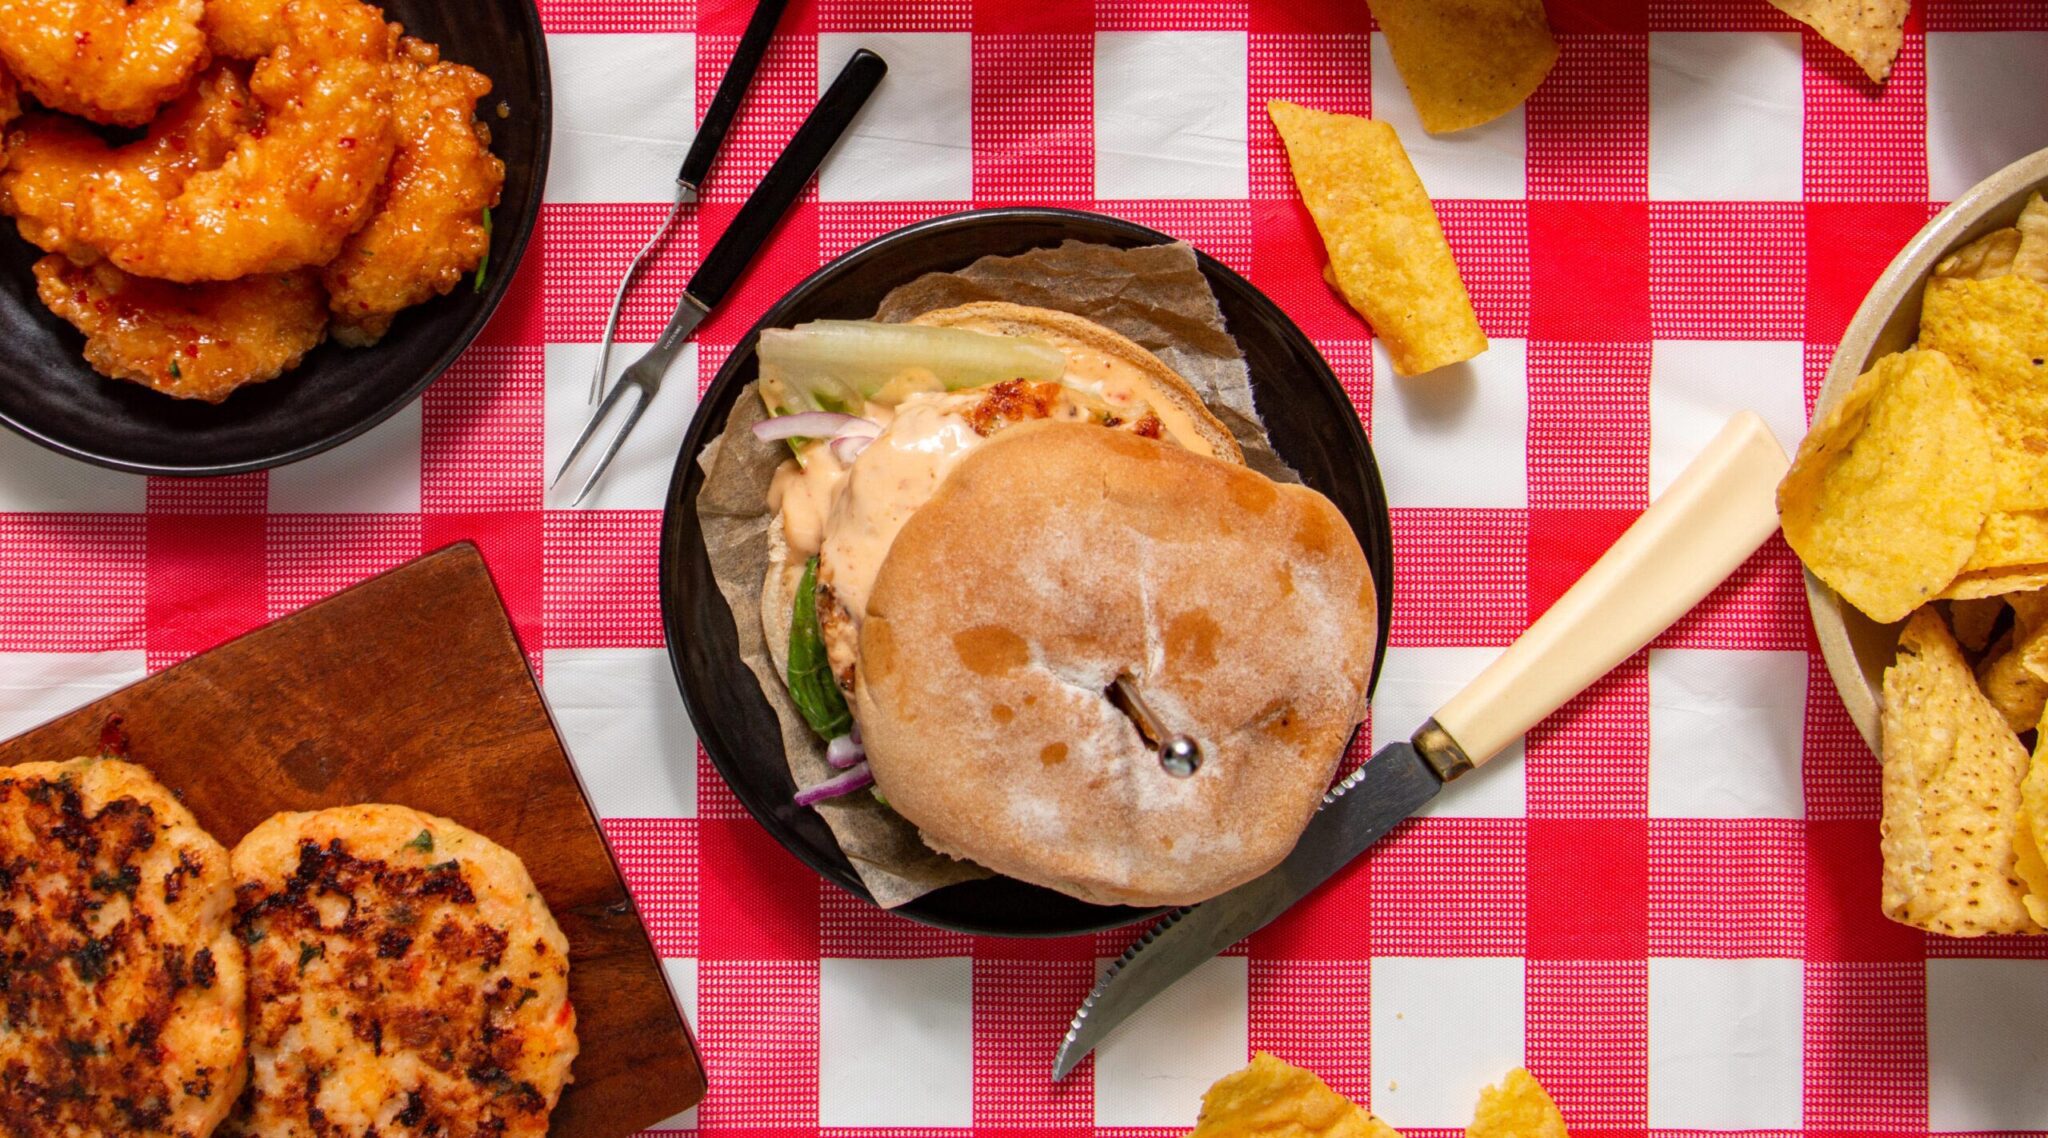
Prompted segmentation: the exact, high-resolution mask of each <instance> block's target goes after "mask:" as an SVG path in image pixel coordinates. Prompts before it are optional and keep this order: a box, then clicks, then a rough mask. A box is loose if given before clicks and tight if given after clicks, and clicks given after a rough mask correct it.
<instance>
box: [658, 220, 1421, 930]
mask: <svg viewBox="0 0 2048 1138" xmlns="http://www.w3.org/2000/svg"><path fill="white" fill-rule="evenodd" d="M1070 238H1075V239H1079V240H1083V241H1094V242H1099V243H1101V244H1105V245H1114V246H1118V247H1120V248H1130V247H1132V246H1138V245H1158V244H1163V243H1165V242H1169V241H1171V240H1173V238H1171V237H1168V236H1167V235H1166V234H1164V233H1160V232H1158V231H1156V230H1152V229H1147V228H1145V227H1144V226H1142V225H1136V224H1133V223H1131V222H1128V221H1121V220H1118V219H1116V218H1110V217H1103V216H1101V215H1099V214H1092V213H1077V212H1074V211H1071V210H1060V209H990V210H976V211H972V212H968V213H957V214H953V215H951V216H948V217H937V218H933V219H931V220H929V221H923V222H919V223H917V224H915V225H911V226H906V227H905V228H902V229H898V230H896V231H895V232H894V233H889V234H885V235H884V236H882V237H878V238H876V239H875V240H873V241H870V242H868V243H867V244H866V245H863V246H861V247H860V248H858V249H855V250H853V251H852V252H850V253H848V254H846V255H845V256H843V257H840V258H839V259H838V260H836V261H833V262H832V263H831V264H829V265H826V266H825V267H824V268H822V269H820V270H818V271H817V272H816V273H813V274H811V276H810V278H809V279H807V280H805V281H804V282H803V283H802V284H800V285H798V286H797V287H796V288H795V289H794V290H792V291H791V292H790V294H789V295H788V296H786V297H784V298H782V300H781V302H780V303H778V304H776V306H775V307H773V308H771V309H769V310H768V313H767V314H766V315H765V316H763V317H761V322H760V323H759V324H757V325H755V326H754V329H753V330H752V331H750V332H748V334H747V336H746V338H745V339H744V340H742V341H741V342H740V344H739V346H738V347H736V348H734V349H733V352H732V355H731V356H729V357H728V358H727V359H726V361H725V366H724V367H723V368H721V369H719V372H718V377H717V378H716V379H714V380H712V382H711V387H710V388H709V389H708V390H707V391H705V393H704V398H703V400H702V402H700V403H699V405H698V407H697V415H696V418H695V419H694V420H692V421H691V423H690V432H689V435H688V436H687V437H686V438H685V439H684V441H683V450H682V453H681V454H680V455H679V456H678V457H677V459H676V470H675V476H674V478H673V479H672V480H671V481H670V483H669V493H668V505H667V511H666V513H665V514H664V515H663V517H662V527H661V616H662V627H663V629H664V630H665V631H666V632H667V634H668V651H669V659H670V660H671V661H672V662H673V663H674V665H675V670H676V678H677V680H678V681H679V682H680V683H681V684H682V689H683V702H684V703H685V704H686V705H687V706H688V707H689V710H690V719H691V721H692V722H693V723H695V724H696V727H697V734H698V737H699V738H701V739H702V740H703V743H704V750H705V752H706V753H707V754H709V755H710V756H711V762H712V764H713V765H714V766H716V767H717V768H718V772H719V773H720V774H721V775H723V776H725V781H726V783H727V784H728V785H730V786H731V787H732V790H733V794H734V795H736V796H737V797H738V798H739V800H740V803H741V804H742V805H744V806H745V807H746V808H747V810H748V811H749V812H750V813H752V814H753V815H754V817H755V819H757V820H758V821H759V822H760V823H761V825H762V826H764V827H766V828H767V830H768V832H769V834H771V835H773V836H774V838H775V840H776V841H778V842H781V843H782V845H783V846H784V848H786V849H788V850H789V851H790V852H791V853H793V854H795V855H796V856H797V857H798V858H800V859H802V860H803V862H804V863H805V864H806V865H809V866H810V867H811V868H812V869H815V870H817V871H818V872H819V873H821V874H823V875H825V877H826V878H828V879H829V880H831V881H833V882H835V883H836V884H838V885H840V886H842V887H843V888H845V889H847V890H849V891H851V892H853V893H855V894H857V895H859V896H861V897H869V894H868V892H867V890H866V889H865V888H863V887H862V886H861V883H860V878H859V876H858V875H856V874H855V873H854V871H853V866H852V864H851V863H850V862H848V861H847V859H846V855H845V854H843V853H841V852H840V850H839V845H838V843H837V842H835V841H834V840H833V838H832V832H831V831H830V830H829V829H827V828H826V826H825V823H824V821H823V820H822V819H821V818H819V817H818V815H817V812H816V811H813V810H810V809H807V808H804V807H800V806H797V805H795V803H794V802H792V801H791V796H792V795H794V794H795V793H796V787H795V785H794V784H793V783H792V781H791V779H790V776H789V767H788V764H787V762H786V761H785V760H784V757H783V753H782V732H781V728H780V727H779V726H778V725H777V723H776V719H775V713H774V712H773V711H772V710H770V708H769V706H768V701H767V699H766V698H765V697H764V696H762V694H761V690H760V687H759V685H758V684H757V683H756V682H755V680H754V675H753V673H752V672H749V671H748V670H747V668H746V666H745V665H744V664H741V663H740V660H739V652H738V645H737V641H736V639H735V637H736V635H737V633H736V631H735V626H734V624H733V615H732V612H731V610H730V609H729V608H727V606H726V603H725V598H724V596H723V595H721V594H720V593H719V591H718V584H717V582H716V581H715V580H714V579H713V578H712V576H711V564H710V561H709V560H708V559H707V557H706V554H705V550H704V540H703V535H702V533H701V532H700V531H699V529H698V526H697V508H696V506H697V492H698V490H699V489H701V488H702V486H703V482H704V474H703V471H702V470H701V469H699V468H698V466H697V455H698V454H699V453H700V452H701V451H702V450H703V449H704V446H705V444H707V443H709V442H710V441H711V440H712V439H714V438H717V437H718V435H719V434H720V433H721V432H723V431H724V430H725V423H726V419H727V417H728V416H729V415H731V413H732V409H733V405H734V404H735V403H736V402H737V401H738V399H739V395H740V391H741V389H742V388H744V387H745V386H746V385H747V384H749V383H751V382H753V380H754V377H755V374H756V361H755V357H754V341H755V338H756V337H757V336H758V335H759V334H760V330H761V329H762V328H786V327H789V326H790V325H793V324H800V323H802V322H804V321H806V320H817V319H823V318H834V317H840V318H853V319H860V318H865V317H869V316H873V315H874V312H875V308H876V307H877V306H878V305H879V304H880V303H881V301H882V297H883V296H884V295H885V294H886V293H888V291H889V290H890V289H893V288H895V287H896V286H897V285H900V284H904V283H906V282H908V281H911V280H914V279H916V278H917V277H920V276H922V275H924V274H925V273H930V272H949V271H953V270H956V269H961V268H965V267H966V266H967V265H968V264H970V263H971V262H973V261H974V260H976V259H977V258H980V257H983V256H987V255H990V254H994V255H998V256H1014V255H1016V254H1019V253H1024V252H1028V251H1029V250H1032V249H1039V248H1045V247H1047V246H1054V245H1058V244H1060V243H1061V242H1063V241H1066V240H1068V239H1070ZM1197 256H1198V257H1199V259H1200V262H1201V266H1202V272H1203V273H1204V275H1206V276H1207V277H1208V279H1209V287H1210V288H1212V289H1214V290H1215V292H1216V299H1217V300H1218V301H1219V302H1220V303H1221V304H1222V307H1223V316H1224V319H1225V320H1226V321H1227V322H1228V324H1229V327H1230V332H1231V334H1232V335H1233V336H1235V337H1236V338H1237V342H1238V345H1239V347H1241V348H1243V350H1244V354H1245V359H1246V361H1247V362H1248V363H1249V364H1250V367H1251V379H1252V392H1253V395H1254V396H1255V397H1256V399H1257V403H1258V409H1259V413H1260V415H1261V416H1262V417H1263V418H1264V419H1265V421H1266V429H1267V431H1268V433H1269V434H1270V435H1271V436H1272V439H1273V447H1274V449H1275V450H1277V451H1278V452H1279V454H1280V457H1281V458H1284V459H1286V460H1287V462H1288V463H1289V464H1290V465H1292V466H1293V467H1294V468H1295V469H1296V470H1298V471H1300V472H1301V477H1302V480H1303V481H1305V482H1307V483H1308V484H1309V485H1310V486H1312V487H1314V488H1316V489H1317V490H1320V491H1322V492H1323V493H1324V494H1327V495H1329V496H1330V498H1331V499H1332V500H1333V501H1335V502H1336V503H1337V506H1338V508H1339V509H1341V510H1343V512H1344V516H1345V517H1346V518H1347V519H1349V520H1350V522H1351V528H1352V529H1354V530H1356V531H1357V533H1358V537H1359V542H1360V544H1362V545H1363V546H1364V547H1365V553H1366V556H1367V557H1368V558H1369V559H1370V560H1371V561H1372V568H1373V584H1374V586H1375V588H1376V589H1377V590H1378V593H1379V618H1380V626H1379V644H1378V647H1377V649H1376V651H1375V653H1374V656H1373V677H1374V679H1375V680H1377V679H1378V676H1379V661H1380V658H1381V657H1382V656H1384V655H1385V653H1386V647H1387V627H1388V621H1389V618H1390V617H1391V615H1392V611H1393V591H1394V571H1393V565H1394V549H1393V531H1392V527H1391V526H1390V524H1389V522H1388V517H1387V499H1386V494H1385V492H1384V491H1383V490H1382V489H1381V487H1380V475H1379V468H1378V467H1377V466H1376V465H1374V463H1373V457H1372V448H1371V446H1370V445H1369V444H1367V442H1366V440H1365V432H1364V431H1363V430H1362V429H1361V428H1360V427H1359V425H1358V414H1357V412H1356V410H1354V409H1353V407H1352V405H1351V400H1350V398H1349V397H1347V396H1346V395H1345V394H1344V388H1343V386H1342V385H1341V384H1339V383H1338V382H1337V377H1336V376H1335V375H1334V374H1332V373H1331V371H1330V365H1329V364H1327V363H1325V362H1324V360H1323V357H1322V356H1321V354H1319V353H1318V352H1317V351H1316V349H1315V346H1314V345H1313V344H1311V343H1309V340H1308V337H1306V336H1304V335H1302V333H1301V329H1299V328H1296V327H1295V326H1294V322H1293V321H1291V320H1289V319H1288V318H1287V316H1286V314H1285V313H1282V312H1281V311H1280V309H1279V307H1278V306H1276V305H1275V304H1274V303H1273V302H1272V301H1270V300H1268V299H1266V297H1265V296H1264V295H1263V294H1261V293H1260V292H1259V291H1258V290H1257V289H1255V288H1253V287H1252V286H1251V285H1250V284H1249V283H1248V282H1246V281H1245V279H1244V278H1243V277H1240V276H1238V275H1237V274H1236V273H1234V272H1232V271H1231V270H1230V269H1228V268H1226V267H1224V266H1223V265H1222V264H1221V263H1219V262H1217V261H1216V260H1214V259H1212V258H1210V257H1209V256H1207V255H1206V254H1198V255H1197ZM750 619H751V618H750ZM870 899H872V898H870ZM895 911H896V912H898V913H901V914H903V915H904V916H906V917H910V918H912V919H913V920H918V921H922V922H924V923H925V924H928V925H936V926H938V927H940V928H945V929H954V930H958V931H961V932H969V933H981V934H988V935H994V936H1065V935H1070V934H1074V933H1085V932H1093V931H1095V930H1098V929H1105V928H1114V927H1116V926H1118V925H1124V924H1129V923H1131V922H1132V921H1136V920H1140V919H1143V918H1145V917H1148V916H1151V915H1153V913H1155V912H1157V910H1141V909H1131V908H1121V907H1111V906H1102V905H1090V904H1087V903H1085V902H1082V901H1077V900H1074V899H1073V898H1071V897H1068V896H1066V895H1064V894H1060V893H1055V892H1053V891H1052V890H1050V889H1042V888H1039V887H1038V886H1035V885H1026V884H1024V883H1023V882H1020V881H1016V880H1012V879H1010V878H1006V877H995V878H989V879H986V880H981V881H969V882H964V883H962V884H959V885H949V886H947V887H946V888H944V889H939V890H936V891H934V892H931V893H928V894H926V895H924V896H923V897H920V898H918V899H917V900H915V901H912V902H910V903H909V904H907V905H903V906H901V907H899V908H897V909H896V910H895Z"/></svg>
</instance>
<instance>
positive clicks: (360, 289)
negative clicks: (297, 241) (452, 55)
mask: <svg viewBox="0 0 2048 1138" xmlns="http://www.w3.org/2000/svg"><path fill="white" fill-rule="evenodd" d="M398 56H399V59H398V62H397V63H396V64H394V65H393V71H394V73H395V74H396V75H397V77H398V82H397V91H398V96H397V101H396V104H395V116H396V122H397V124H398V150H397V153H396V154H395V155H394V156H393V158H392V160H391V172H390V174H388V175H387V176H386V177H385V181H384V197H383V201H382V202H381V204H380V205H379V206H378V208H377V212H376V213H375V214H373V215H372V216H371V218H370V223H369V224H368V225H367V226H365V227H363V229H361V230H360V231H358V232H357V233H356V235H355V236H353V237H351V238H349V240H348V244H346V245H344V246H342V250H341V256H340V257H338V258H336V259H335V260H334V261H333V263H331V264H329V265H328V266H327V268H326V269H325V270H324V271H323V272H322V274H321V280H322V282H323V283H325V284H326V286H327V291H328V294H329V296H330V298H331V302H332V305H333V309H334V338H335V339H336V340H339V341H340V342H341V343H344V344H347V345H349V346H350V347H367V346H368V345H371V344H374V343H376V342H377V341H378V340H380V339H382V338H383V336H384V333H385V332H386V331H388V330H389V329H390V327H391V320H392V317H394V316H395V315H397V314H398V313H399V312H400V311H402V310H404V309H407V308H410V307H412V306H413V305H415V304H419V303H421V302H422V301H426V300H430V299H432V298H433V297H435V296H445V295H447V294H448V293H449V291H451V290H452V289H454V288H455V286H456V285H457V284H459V283H461V281H462V278H463V277H464V276H466V275H467V274H469V273H470V272H472V271H474V270H475V269H476V267H477V266H478V265H479V264H481V263H482V262H483V259H484V256H485V254H487V253H488V252H490V248H491V234H490V230H488V229H486V228H485V227H484V211H485V210H487V209H490V208H491V207H492V206H495V205H497V204H498V194H499V192H500V191H501V190H502V189H503V188H504V185H505V163H503V162H502V161H500V160H499V159H498V158H497V156H496V155H494V154H492V153H491V132H490V128H489V127H488V126H485V125H484V124H483V123H481V122H478V121H477V118H476V103H477V100H478V99H481V98H483V97H484V96H485V95H488V94H490V93H491V81H490V80H489V79H488V78H485V77H484V76H483V75H482V74H481V73H480V72H478V71H475V70H474V69H472V68H468V67H464V66H463V65H462V64H459V63H448V62H444V61H442V59H441V50H440V49H439V48H437V47H435V46H434V45H433V44H430V43H426V42H425V41H422V40H417V39H413V38H411V37H406V38H405V39H404V40H402V41H401V42H400V45H399V50H398Z"/></svg>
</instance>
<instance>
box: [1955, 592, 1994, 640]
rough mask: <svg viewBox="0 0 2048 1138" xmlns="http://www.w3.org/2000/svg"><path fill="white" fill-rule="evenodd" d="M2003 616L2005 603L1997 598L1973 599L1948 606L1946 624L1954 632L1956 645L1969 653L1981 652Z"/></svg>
mask: <svg viewBox="0 0 2048 1138" xmlns="http://www.w3.org/2000/svg"><path fill="white" fill-rule="evenodd" d="M2003 615H2005V601H2003V600H2002V599H2000V598H1998V597H1973V598H1971V599H1969V600H1966V601H1950V602H1949V605H1948V623H1949V627H1950V628H1952V629H1954V630H1955V636H1956V643H1958V644H1960V645H1962V646H1963V647H1964V648H1966V649H1968V650H1969V651H1971V652H1982V651H1983V650H1984V648H1985V646H1986V645H1988V644H1990V643H1991V630H1992V628H1994V627H1995V626H1996V625H1997V624H1998V618H1999V617H2001V616H2003Z"/></svg>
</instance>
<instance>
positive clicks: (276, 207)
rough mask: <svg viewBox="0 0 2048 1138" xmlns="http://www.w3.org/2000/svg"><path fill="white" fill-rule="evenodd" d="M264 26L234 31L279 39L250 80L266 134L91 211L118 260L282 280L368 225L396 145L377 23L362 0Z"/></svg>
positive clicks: (296, 13)
mask: <svg viewBox="0 0 2048 1138" xmlns="http://www.w3.org/2000/svg"><path fill="white" fill-rule="evenodd" d="M4 2H5V0H0V3H4ZM265 27H269V25H261V26H259V27H258V28H256V29H249V28H243V29H240V30H241V31H242V32H247V33H249V39H250V41H251V42H250V43H249V44H247V45H246V46H250V47H262V46H266V45H268V44H269V43H270V40H275V41H277V42H275V44H274V46H273V47H272V50H271V51H269V52H268V53H267V54H266V55H265V56H264V57H263V58H262V59H261V60H260V61H259V62H258V63H257V64H256V67H255V70H254V72H253V73H252V74H251V75H250V79H249V89H250V91H251V93H252V94H253V95H254V96H255V98H256V102H257V103H258V105H259V106H260V107H261V108H262V109H263V111H264V113H265V117H264V121H263V125H262V128H261V129H260V130H258V131H252V132H250V133H248V134H247V135H245V136H244V137H242V138H241V139H240V140H239V141H238V142H237V143H236V145H235V147H234V149H233V150H232V151H231V152H230V153H229V154H228V155H227V157H226V159H225V160H224V161H223V162H222V163H221V164H220V165H219V166H218V167H217V168H215V169H212V170H206V171H203V172H201V173H198V174H195V175H193V176H192V177H191V178H189V179H188V180H187V181H186V182H185V184H184V187H183V189H182V190H181V191H180V192H178V193H176V194H174V195H162V194H156V193H150V192H143V191H142V190H141V189H140V188H139V187H138V188H137V190H138V192H137V193H136V194H135V195H134V200H133V203H132V205H131V207H130V208H128V209H122V210H116V209H111V208H109V209H105V210H101V209H100V208H99V207H98V206H97V205H95V207H94V209H95V214H94V216H95V221H96V223H99V224H100V225H101V227H102V228H103V229H105V230H106V232H104V233H103V234H101V236H102V238H103V246H104V248H105V251H106V254H107V256H108V258H109V259H110V260H112V261H113V262H114V264H116V265H118V266H120V267H121V268H123V269H125V270H127V271H129V272H132V273H137V274H140V275H142V276H148V277H156V278H159V279H162V280H170V281H179V282H185V283H191V282H197V281H225V280H232V279H234V278H236V277H241V276H247V275H251V274H265V273H283V272H289V271H291V270H294V269H299V268H304V267H306V266H309V265H324V264H326V263H327V262H329V261H331V260H333V259H334V257H335V256H336V254H338V253H340V252H341V247H342V244H343V242H345V241H347V240H348V238H349V236H350V235H351V234H353V233H354V232H355V231H356V230H358V229H360V228H362V226H363V224H364V223H365V222H366V221H368V219H369V216H370V211H371V208H372V206H373V204H374V199H375V197H376V192H377V189H378V187H379V186H380V185H381V184H382V183H383V181H384V175H385V172H386V170H387V169H388V168H389V166H390V164H391V156H392V152H393V150H394V148H395V146H396V138H395V136H394V132H393V129H392V114H391V105H392V88H393V85H394V80H393V76H392V67H391V63H392V37H391V35H390V33H389V32H388V31H387V30H386V27H385V24H384V20H383V16H382V14H381V13H379V12H378V11H377V10H376V9H375V8H371V7H369V6H368V5H365V4H362V3H359V2H358V0H292V2H291V3H289V4H287V5H285V7H284V10H283V13H282V15H281V16H280V17H279V19H278V20H277V22H276V24H275V26H274V31H272V32H269V33H268V34H269V36H270V40H265V39H263V38H262V36H263V34H264V32H263V30H262V29H263V28H265ZM105 196H106V195H95V197H96V198H103V197H105ZM116 217H118V218H119V220H120V224H118V225H114V224H111V219H113V218H116Z"/></svg>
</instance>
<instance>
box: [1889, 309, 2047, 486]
mask: <svg viewBox="0 0 2048 1138" xmlns="http://www.w3.org/2000/svg"><path fill="white" fill-rule="evenodd" d="M1920 347H1922V348H1924V349H1928V350H1930V351H1937V352H1941V353H1942V354H1943V355H1946V356H1947V357H1948V358H1949V359H1950V360H1951V361H1952V362H1953V363H1954V364H1955V365H1956V370H1957V371H1958V372H1960V373H1962V376H1963V379H1964V381H1965V382H1966V383H1967V384H1968V386H1969V390H1970V393H1971V394H1973V395H1975V396H1976V397H1977V403H1978V405H1979V406H1980V407H1982V408H1983V410H1984V419H1985V422H1986V424H1987V425H1988V426H1989V427H1990V428H1991V432H1992V436H1993V438H1994V439H1995V441H1996V443H1997V453H1996V455H1995V458H1994V461H1995V462H1996V463H1997V465H1998V493H1997V496H1996V497H1995V498H1994V499H1993V501H1992V508H1993V509H1996V510H2004V511H2017V510H2040V509H2048V287H2044V286H2042V285H2039V284H2036V283H2034V282H2033V281H2031V280H2028V279H2026V278H2025V277H2019V276H2004V277H1997V278H1995V279H1992V280H1985V281H1971V280H1940V279H1937V280H1932V281H1929V282H1927V296H1926V301H1925V303H1924V304H1923V305H1922V307H1921V311H1920Z"/></svg>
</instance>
